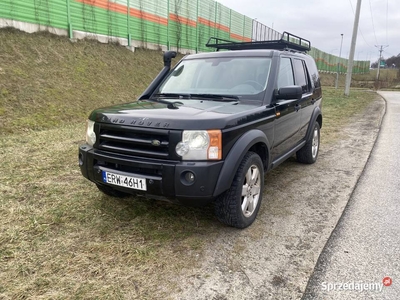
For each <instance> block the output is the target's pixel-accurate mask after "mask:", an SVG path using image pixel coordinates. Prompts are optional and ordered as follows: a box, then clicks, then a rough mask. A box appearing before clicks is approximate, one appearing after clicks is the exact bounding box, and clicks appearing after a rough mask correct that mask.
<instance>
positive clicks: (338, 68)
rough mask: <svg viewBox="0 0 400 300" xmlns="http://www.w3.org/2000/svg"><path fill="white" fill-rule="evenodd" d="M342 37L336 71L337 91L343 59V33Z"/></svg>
mask: <svg viewBox="0 0 400 300" xmlns="http://www.w3.org/2000/svg"><path fill="white" fill-rule="evenodd" d="M340 35H341V36H342V40H341V42H340V50H339V58H338V63H337V70H336V71H337V72H336V83H335V89H337V88H338V85H339V71H340V58H341V57H342V46H343V33H341V34H340Z"/></svg>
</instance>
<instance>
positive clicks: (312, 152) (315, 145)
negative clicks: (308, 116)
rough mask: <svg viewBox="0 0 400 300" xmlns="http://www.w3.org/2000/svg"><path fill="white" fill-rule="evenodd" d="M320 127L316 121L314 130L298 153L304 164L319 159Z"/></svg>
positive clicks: (297, 155) (299, 160)
mask: <svg viewBox="0 0 400 300" xmlns="http://www.w3.org/2000/svg"><path fill="white" fill-rule="evenodd" d="M319 140H320V127H319V123H318V122H315V124H314V129H313V132H312V134H311V136H310V138H309V139H308V140H307V141H306V144H305V145H304V147H303V148H301V149H300V150H299V151H297V153H296V157H297V161H298V162H301V163H304V164H313V163H315V162H316V161H317V157H318V152H319Z"/></svg>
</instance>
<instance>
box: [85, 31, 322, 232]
mask: <svg viewBox="0 0 400 300" xmlns="http://www.w3.org/2000/svg"><path fill="white" fill-rule="evenodd" d="M207 46H209V47H213V48H216V49H217V51H216V52H211V53H200V54H193V55H188V56H186V57H184V58H183V59H182V60H181V61H180V62H179V63H178V64H177V65H176V66H175V67H174V68H173V69H172V70H171V59H172V58H174V57H175V55H176V53H175V52H172V51H168V52H166V53H165V54H164V68H163V70H162V71H161V72H160V74H159V75H158V76H157V77H156V78H155V79H154V81H153V82H152V83H151V84H150V86H149V87H148V88H147V89H146V91H145V92H144V93H143V94H142V96H140V98H139V99H138V100H137V101H134V102H132V103H126V104H121V105H116V106H111V107H107V108H101V109H96V110H94V111H93V112H92V113H91V114H90V117H89V120H88V121H87V132H86V143H85V144H84V145H81V146H80V147H79V165H80V168H81V171H82V174H83V176H85V177H86V178H87V179H89V180H90V181H92V182H94V183H95V184H96V185H97V187H98V189H99V190H100V191H102V192H103V193H105V194H107V195H111V196H115V197H123V196H127V195H130V194H134V195H144V196H147V197H149V198H153V199H166V200H172V201H178V202H181V203H186V204H190V205H205V204H207V203H209V202H211V201H214V202H215V211H216V215H217V217H218V219H219V220H220V221H221V222H223V223H225V224H228V225H231V226H234V227H237V228H245V227H247V226H249V225H250V224H252V223H253V221H254V219H255V218H256V215H257V213H258V210H259V208H260V203H261V200H262V196H263V189H264V173H265V172H266V171H269V170H271V169H273V168H275V167H276V166H278V165H279V164H280V163H282V162H283V161H284V160H286V159H287V158H289V157H291V156H292V155H294V154H296V157H297V160H298V161H299V162H302V163H307V164H312V163H314V162H315V161H316V160H317V156H318V149H319V141H320V128H321V126H322V114H321V100H322V93H321V85H320V80H319V75H318V71H317V68H316V65H315V62H314V60H313V59H312V57H310V56H309V55H308V54H306V52H307V51H308V50H310V42H309V41H307V40H304V39H302V38H299V37H297V36H294V35H292V34H290V33H287V32H285V33H284V34H283V35H282V39H281V40H276V41H263V42H245V43H236V42H231V41H227V40H222V39H218V38H211V39H210V40H209V42H208V43H207ZM218 50H230V51H218Z"/></svg>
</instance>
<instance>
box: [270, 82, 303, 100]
mask: <svg viewBox="0 0 400 300" xmlns="http://www.w3.org/2000/svg"><path fill="white" fill-rule="evenodd" d="M302 95H303V89H302V88H301V86H298V85H291V86H285V87H281V88H280V89H279V90H278V91H277V92H276V94H275V98H276V100H292V99H297V100H300V99H301V96H302Z"/></svg>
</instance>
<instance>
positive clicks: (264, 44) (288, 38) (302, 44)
mask: <svg viewBox="0 0 400 300" xmlns="http://www.w3.org/2000/svg"><path fill="white" fill-rule="evenodd" d="M206 47H211V48H217V51H219V50H220V49H225V50H251V49H274V50H295V51H300V52H306V51H310V50H311V43H310V41H309V40H306V39H303V38H301V37H298V36H296V35H294V34H291V33H289V32H286V31H285V32H283V34H282V37H281V39H280V40H273V41H256V42H233V41H230V40H225V39H220V38H216V37H211V38H210V39H209V40H208V42H207V44H206Z"/></svg>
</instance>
